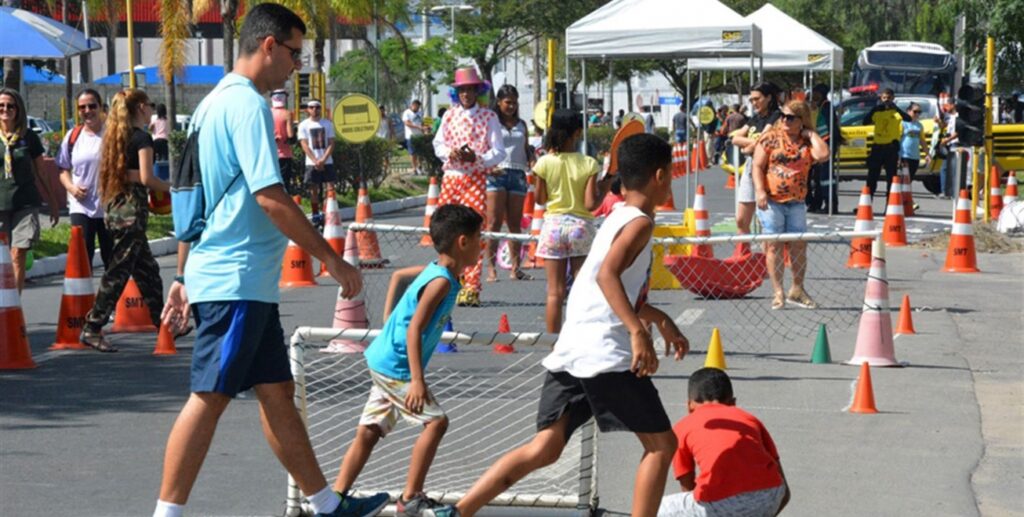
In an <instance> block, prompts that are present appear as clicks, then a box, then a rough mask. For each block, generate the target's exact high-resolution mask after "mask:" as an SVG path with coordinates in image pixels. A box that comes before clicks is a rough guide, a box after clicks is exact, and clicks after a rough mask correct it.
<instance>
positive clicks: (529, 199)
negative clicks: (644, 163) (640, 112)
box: [519, 156, 608, 230]
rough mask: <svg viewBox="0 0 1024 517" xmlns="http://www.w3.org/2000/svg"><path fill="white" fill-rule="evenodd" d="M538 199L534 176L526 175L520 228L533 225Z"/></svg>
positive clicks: (605, 164)
mask: <svg viewBox="0 0 1024 517" xmlns="http://www.w3.org/2000/svg"><path fill="white" fill-rule="evenodd" d="M604 167H605V170H607V169H608V156H605V157H604ZM535 199H536V189H534V187H533V174H532V173H530V172H529V171H527V173H526V197H524V198H523V218H522V220H520V222H519V224H520V226H519V227H520V228H522V229H524V230H525V229H527V228H530V227H531V225H532V224H533V205H534V200H535Z"/></svg>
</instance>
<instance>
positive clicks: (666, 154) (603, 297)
mask: <svg viewBox="0 0 1024 517" xmlns="http://www.w3.org/2000/svg"><path fill="white" fill-rule="evenodd" d="M618 156H619V158H618V160H619V170H620V173H619V174H620V175H621V176H622V178H621V179H622V188H623V192H624V194H625V205H624V206H622V207H620V208H619V209H617V210H615V211H614V212H612V213H611V215H609V216H608V219H606V220H605V222H604V224H603V225H601V229H600V230H598V232H597V236H596V237H595V238H594V244H593V247H592V248H591V250H590V254H589V255H588V256H587V259H586V261H585V262H584V263H583V266H582V267H581V268H580V271H579V276H578V277H577V279H576V282H575V283H574V284H573V287H572V291H571V292H570V293H569V300H568V306H567V309H566V321H565V324H564V326H563V327H562V333H561V336H562V338H561V339H559V340H558V342H557V343H555V348H554V350H553V351H552V352H551V354H550V355H549V356H548V357H547V358H546V359H544V363H543V364H544V367H545V368H546V369H547V370H548V372H547V374H546V376H545V378H544V386H543V388H541V396H540V407H539V409H538V414H537V435H536V436H534V438H533V440H532V441H531V442H530V443H528V444H526V445H523V446H522V447H519V448H518V449H515V450H514V451H512V452H509V453H508V454H506V455H505V456H503V457H502V458H501V459H500V460H498V462H497V463H495V464H494V465H493V466H492V467H491V468H490V469H488V471H487V472H486V473H484V475H483V476H482V477H481V478H480V479H479V480H477V482H476V483H475V484H474V485H473V487H472V488H471V489H470V490H469V492H468V493H467V494H466V496H465V497H464V498H463V499H462V500H460V501H459V502H458V504H456V505H454V506H445V507H442V508H436V509H432V510H427V511H426V512H424V514H423V515H427V516H437V517H450V516H462V517H471V516H472V515H473V514H475V513H476V512H477V511H478V510H479V509H480V508H482V507H483V506H484V505H486V504H487V503H488V502H489V501H491V500H492V499H494V498H495V497H496V496H498V495H499V494H501V493H502V492H504V491H505V490H507V489H508V488H509V487H510V486H512V485H513V484H515V483H516V482H517V481H519V480H520V479H522V478H523V477H525V476H526V475H527V474H529V473H531V472H533V471H535V470H537V469H540V468H542V467H544V466H547V465H550V464H552V463H554V462H555V461H557V460H558V457H559V456H560V455H561V453H562V449H563V448H565V444H566V443H567V442H568V441H569V438H570V437H571V436H572V433H573V432H574V431H575V430H576V429H577V428H579V427H580V426H581V425H583V424H584V423H585V422H586V421H587V420H590V418H591V417H593V418H594V419H595V420H596V421H597V425H598V427H599V428H600V429H601V431H603V432H609V431H630V432H632V433H634V434H636V436H637V438H638V439H639V440H640V443H641V444H642V445H643V447H644V454H643V457H642V459H641V460H640V465H639V466H638V467H637V471H636V479H635V482H634V484H633V486H634V489H633V490H634V492H633V508H632V511H631V515H633V516H634V517H645V516H650V517H654V515H655V514H656V513H657V511H658V505H659V503H660V501H661V495H662V493H663V492H664V490H665V480H666V478H667V475H668V468H669V465H670V464H671V462H672V455H673V454H674V453H675V450H676V438H675V435H674V434H673V432H672V424H671V422H670V421H669V419H668V415H666V414H665V408H664V406H662V404H661V399H660V398H658V390H657V389H656V388H655V387H654V383H653V382H651V379H650V376H651V375H653V374H654V373H655V372H656V371H657V370H658V354H657V352H655V350H654V342H653V341H652V339H651V334H650V331H649V330H648V329H649V326H650V325H655V326H657V327H658V331H659V332H661V335H662V337H664V338H665V342H666V347H668V348H675V358H676V360H680V359H682V358H683V356H684V355H685V354H686V352H687V351H689V348H690V346H689V342H688V341H687V339H686V337H685V336H683V334H682V333H681V332H679V329H678V328H676V325H675V323H673V322H672V319H671V318H669V317H668V316H667V315H666V314H665V313H664V312H661V311H660V310H658V309H656V308H654V307H652V306H651V305H648V304H647V303H646V298H647V282H648V278H649V277H650V264H651V235H652V233H653V231H654V207H655V206H657V205H659V204H661V203H663V202H664V201H665V199H666V198H667V197H668V191H669V190H668V189H669V188H671V181H672V173H671V165H672V163H671V162H672V148H671V147H670V146H669V145H668V144H667V143H665V141H664V140H661V139H660V138H658V137H656V136H654V135H647V134H641V135H636V136H633V137H630V138H627V139H626V140H625V141H623V142H622V144H621V146H620V147H619V154H618ZM667 352H668V351H667V350H666V355H667Z"/></svg>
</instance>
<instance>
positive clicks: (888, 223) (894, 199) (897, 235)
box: [882, 176, 907, 246]
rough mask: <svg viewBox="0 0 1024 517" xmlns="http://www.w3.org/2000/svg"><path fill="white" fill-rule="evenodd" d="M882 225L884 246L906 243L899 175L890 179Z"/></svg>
mask: <svg viewBox="0 0 1024 517" xmlns="http://www.w3.org/2000/svg"><path fill="white" fill-rule="evenodd" d="M882 225H883V229H882V239H883V240H885V245H886V246H906V245H907V222H906V220H905V219H904V217H903V187H902V185H901V183H900V177H899V176H895V177H893V179H892V188H891V189H890V191H889V205H888V206H887V207H885V222H884V223H882Z"/></svg>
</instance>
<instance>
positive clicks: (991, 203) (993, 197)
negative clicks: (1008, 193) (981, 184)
mask: <svg viewBox="0 0 1024 517" xmlns="http://www.w3.org/2000/svg"><path fill="white" fill-rule="evenodd" d="M991 177H992V179H991V181H989V185H990V186H989V192H988V213H989V215H991V216H992V218H993V219H998V218H999V214H1000V213H1001V212H1002V211H1003V189H1002V187H1001V186H1000V183H1001V182H1000V181H999V170H998V169H996V168H995V166H993V167H992V174H991Z"/></svg>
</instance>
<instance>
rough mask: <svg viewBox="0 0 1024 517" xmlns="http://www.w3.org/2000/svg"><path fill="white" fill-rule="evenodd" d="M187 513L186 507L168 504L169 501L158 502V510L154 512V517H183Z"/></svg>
mask: <svg viewBox="0 0 1024 517" xmlns="http://www.w3.org/2000/svg"><path fill="white" fill-rule="evenodd" d="M184 511H185V505H183V504H174V503H168V502H167V501H160V500H157V502H156V510H154V511H153V517H181V516H182V515H183V512H184Z"/></svg>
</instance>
